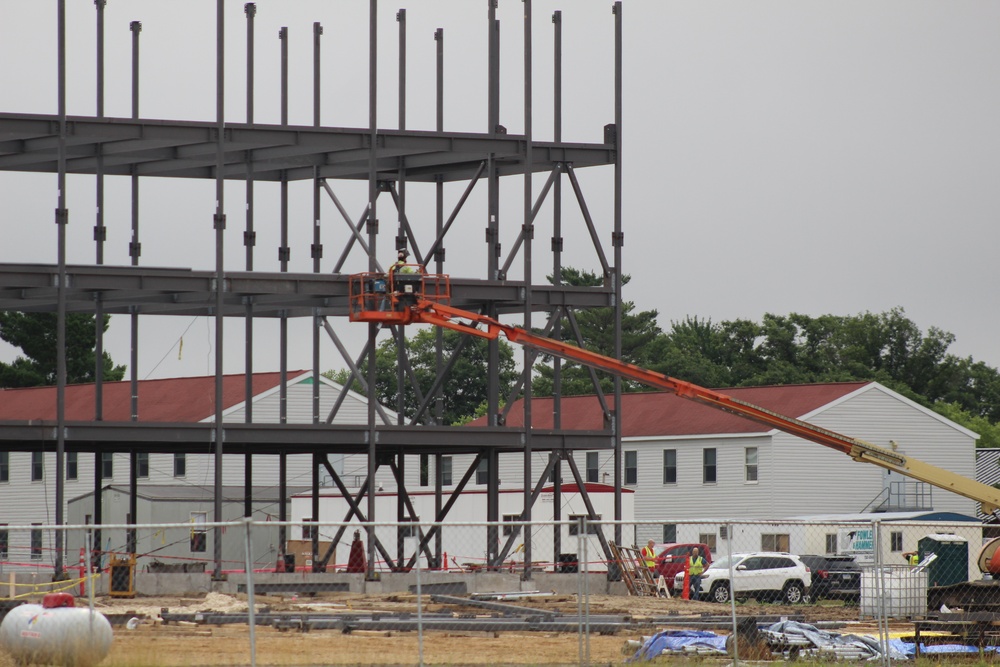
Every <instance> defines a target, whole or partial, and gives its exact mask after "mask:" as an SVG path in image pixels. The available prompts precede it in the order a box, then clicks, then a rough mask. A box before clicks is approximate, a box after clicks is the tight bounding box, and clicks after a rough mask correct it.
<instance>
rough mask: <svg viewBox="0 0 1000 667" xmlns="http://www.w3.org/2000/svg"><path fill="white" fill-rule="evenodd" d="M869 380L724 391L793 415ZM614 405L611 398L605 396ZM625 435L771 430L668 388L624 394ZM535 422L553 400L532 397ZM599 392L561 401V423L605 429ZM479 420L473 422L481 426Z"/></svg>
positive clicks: (516, 421)
mask: <svg viewBox="0 0 1000 667" xmlns="http://www.w3.org/2000/svg"><path fill="white" fill-rule="evenodd" d="M870 384H872V383H871V382H834V383H825V384H795V385H782V386H780V387H737V388H732V389H720V390H719V391H721V392H722V393H725V394H728V395H729V396H732V397H733V398H738V399H740V400H742V401H747V402H749V403H753V404H754V405H758V406H760V407H762V408H767V409H768V410H773V411H774V412H777V413H779V414H783V415H786V416H789V417H802V416H803V415H807V414H809V413H812V412H815V411H816V410H819V409H820V408H823V407H824V406H827V405H829V404H831V403H833V402H836V401H838V400H840V399H843V398H844V397H845V396H847V395H849V394H851V393H853V392H855V391H858V390H860V389H862V388H864V387H866V386H868V385H870ZM607 400H608V402H609V404H610V402H611V396H608V397H607ZM521 403H522V402H521V401H520V400H519V401H517V402H516V403H515V404H514V406H513V407H512V408H511V410H510V412H509V413H508V414H507V426H522V425H523V424H524V411H523V409H522V407H521ZM622 411H623V413H624V419H623V420H622V436H623V437H626V438H629V437H634V438H639V437H664V436H692V435H725V434H752V433H767V432H768V431H771V430H772V428H771V427H769V426H765V425H763V424H758V423H756V422H752V421H750V420H749V419H745V418H743V417H738V416H736V415H732V414H729V413H728V412H723V411H722V410H719V409H717V408H712V407H709V406H707V405H702V404H700V403H695V402H694V401H691V400H688V399H685V398H678V397H677V395H675V394H671V393H666V392H648V393H634V394H623V395H622ZM531 414H532V425H533V426H534V428H538V429H550V428H552V399H551V398H535V399H533V400H532V410H531ZM603 419H604V418H603V415H602V413H601V408H600V403H599V402H598V400H597V397H596V396H569V397H563V399H562V427H563V428H564V429H573V430H601V429H603V428H604V423H603ZM484 424H485V420H484V419H477V420H476V421H475V422H473V423H472V425H474V426H483V425H484Z"/></svg>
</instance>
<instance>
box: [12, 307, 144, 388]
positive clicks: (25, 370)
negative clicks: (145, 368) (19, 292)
mask: <svg viewBox="0 0 1000 667" xmlns="http://www.w3.org/2000/svg"><path fill="white" fill-rule="evenodd" d="M94 322H95V318H94V316H93V315H88V314H85V313H69V314H67V315H66V382H67V383H69V384H78V383H87V382H94V368H95V355H96V350H95V348H96V347H97V340H96V335H95V331H94ZM110 322H111V318H110V317H109V316H105V317H104V331H107V330H108V325H109V324H110ZM0 338H2V339H3V340H5V341H7V342H8V343H10V344H11V345H13V346H15V347H17V348H20V349H21V351H22V352H23V353H24V356H21V357H17V358H16V359H15V360H14V361H13V362H11V363H9V364H7V363H0V387H36V386H41V385H53V384H56V381H57V369H56V362H57V359H56V340H57V331H56V314H55V313H20V312H14V311H0ZM103 365H104V373H103V375H104V379H105V380H107V381H118V380H121V379H122V378H123V377H124V376H125V366H116V365H115V364H114V362H113V361H112V360H111V355H109V354H108V353H107V351H104V357H103Z"/></svg>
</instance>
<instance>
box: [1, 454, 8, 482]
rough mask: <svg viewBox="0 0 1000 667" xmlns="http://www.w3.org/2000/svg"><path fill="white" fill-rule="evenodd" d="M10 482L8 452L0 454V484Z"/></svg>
mask: <svg viewBox="0 0 1000 667" xmlns="http://www.w3.org/2000/svg"><path fill="white" fill-rule="evenodd" d="M9 481H10V452H0V482H9Z"/></svg>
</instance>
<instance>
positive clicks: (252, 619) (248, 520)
mask: <svg viewBox="0 0 1000 667" xmlns="http://www.w3.org/2000/svg"><path fill="white" fill-rule="evenodd" d="M252 524H253V517H244V518H243V525H245V526H246V542H245V544H244V547H243V556H244V561H245V563H246V583H247V624H248V625H249V626H250V667H257V633H256V628H257V619H256V616H255V612H254V597H253V546H252V545H253V542H252V541H251V540H250V526H251V525H252Z"/></svg>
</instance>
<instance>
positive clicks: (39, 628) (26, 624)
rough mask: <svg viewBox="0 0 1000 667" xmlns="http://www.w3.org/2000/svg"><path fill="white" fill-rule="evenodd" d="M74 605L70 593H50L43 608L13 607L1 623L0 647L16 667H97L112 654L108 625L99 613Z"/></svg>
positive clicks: (36, 605) (43, 601) (111, 637)
mask: <svg viewBox="0 0 1000 667" xmlns="http://www.w3.org/2000/svg"><path fill="white" fill-rule="evenodd" d="M73 605H74V600H73V596H72V595H70V594H69V593H53V594H51V595H46V596H45V597H44V598H43V599H42V604H22V605H19V606H17V607H14V608H13V609H11V610H10V611H9V612H7V615H6V616H4V619H3V623H0V645H2V646H3V648H4V649H6V651H7V652H8V653H10V655H11V657H12V658H13V659H14V662H15V663H17V664H19V665H26V664H29V663H37V664H47V665H64V666H65V667H92V666H93V665H96V664H97V663H99V662H100V661H101V660H103V659H104V658H105V656H107V655H108V652H109V651H110V650H111V641H112V639H113V635H112V632H111V623H109V622H108V619H107V618H105V617H104V614H101V613H100V612H98V611H93V612H92V611H91V610H90V609H85V608H83V607H75V606H73Z"/></svg>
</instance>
